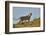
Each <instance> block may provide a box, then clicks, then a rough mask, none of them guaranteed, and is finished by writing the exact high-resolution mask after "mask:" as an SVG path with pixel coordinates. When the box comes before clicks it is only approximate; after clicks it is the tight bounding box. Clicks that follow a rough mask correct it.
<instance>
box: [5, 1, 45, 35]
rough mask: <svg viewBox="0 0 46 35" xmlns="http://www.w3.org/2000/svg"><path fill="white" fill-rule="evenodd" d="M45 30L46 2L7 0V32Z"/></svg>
mask: <svg viewBox="0 0 46 35" xmlns="http://www.w3.org/2000/svg"><path fill="white" fill-rule="evenodd" d="M44 31H45V4H44V3H35V2H20V1H5V33H6V34H15V33H33V32H44Z"/></svg>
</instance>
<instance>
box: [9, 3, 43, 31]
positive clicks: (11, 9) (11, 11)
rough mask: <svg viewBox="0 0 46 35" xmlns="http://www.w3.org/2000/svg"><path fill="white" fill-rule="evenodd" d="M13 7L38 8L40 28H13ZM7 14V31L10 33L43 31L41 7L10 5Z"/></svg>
mask: <svg viewBox="0 0 46 35" xmlns="http://www.w3.org/2000/svg"><path fill="white" fill-rule="evenodd" d="M13 7H35V8H40V13H41V14H40V18H41V19H40V20H41V22H40V27H31V28H29V27H27V28H13V19H12V18H13V16H12V15H13ZM9 9H10V10H9V13H10V16H9V18H10V21H9V31H10V32H20V31H36V30H43V5H34V4H16V3H14V4H13V3H10V5H9Z"/></svg>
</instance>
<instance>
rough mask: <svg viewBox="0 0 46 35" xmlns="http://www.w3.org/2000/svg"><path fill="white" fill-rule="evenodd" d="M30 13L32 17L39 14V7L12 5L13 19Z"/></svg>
mask: <svg viewBox="0 0 46 35" xmlns="http://www.w3.org/2000/svg"><path fill="white" fill-rule="evenodd" d="M29 13H32V17H31V18H32V19H34V18H36V17H39V16H40V8H32V7H13V19H18V18H20V17H21V16H24V15H27V14H29Z"/></svg>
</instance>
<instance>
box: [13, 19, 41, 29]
mask: <svg viewBox="0 0 46 35" xmlns="http://www.w3.org/2000/svg"><path fill="white" fill-rule="evenodd" d="M22 27H40V18H36V19H34V20H33V21H30V22H29V23H28V22H24V23H23V24H22V23H17V24H14V25H13V28H22Z"/></svg>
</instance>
